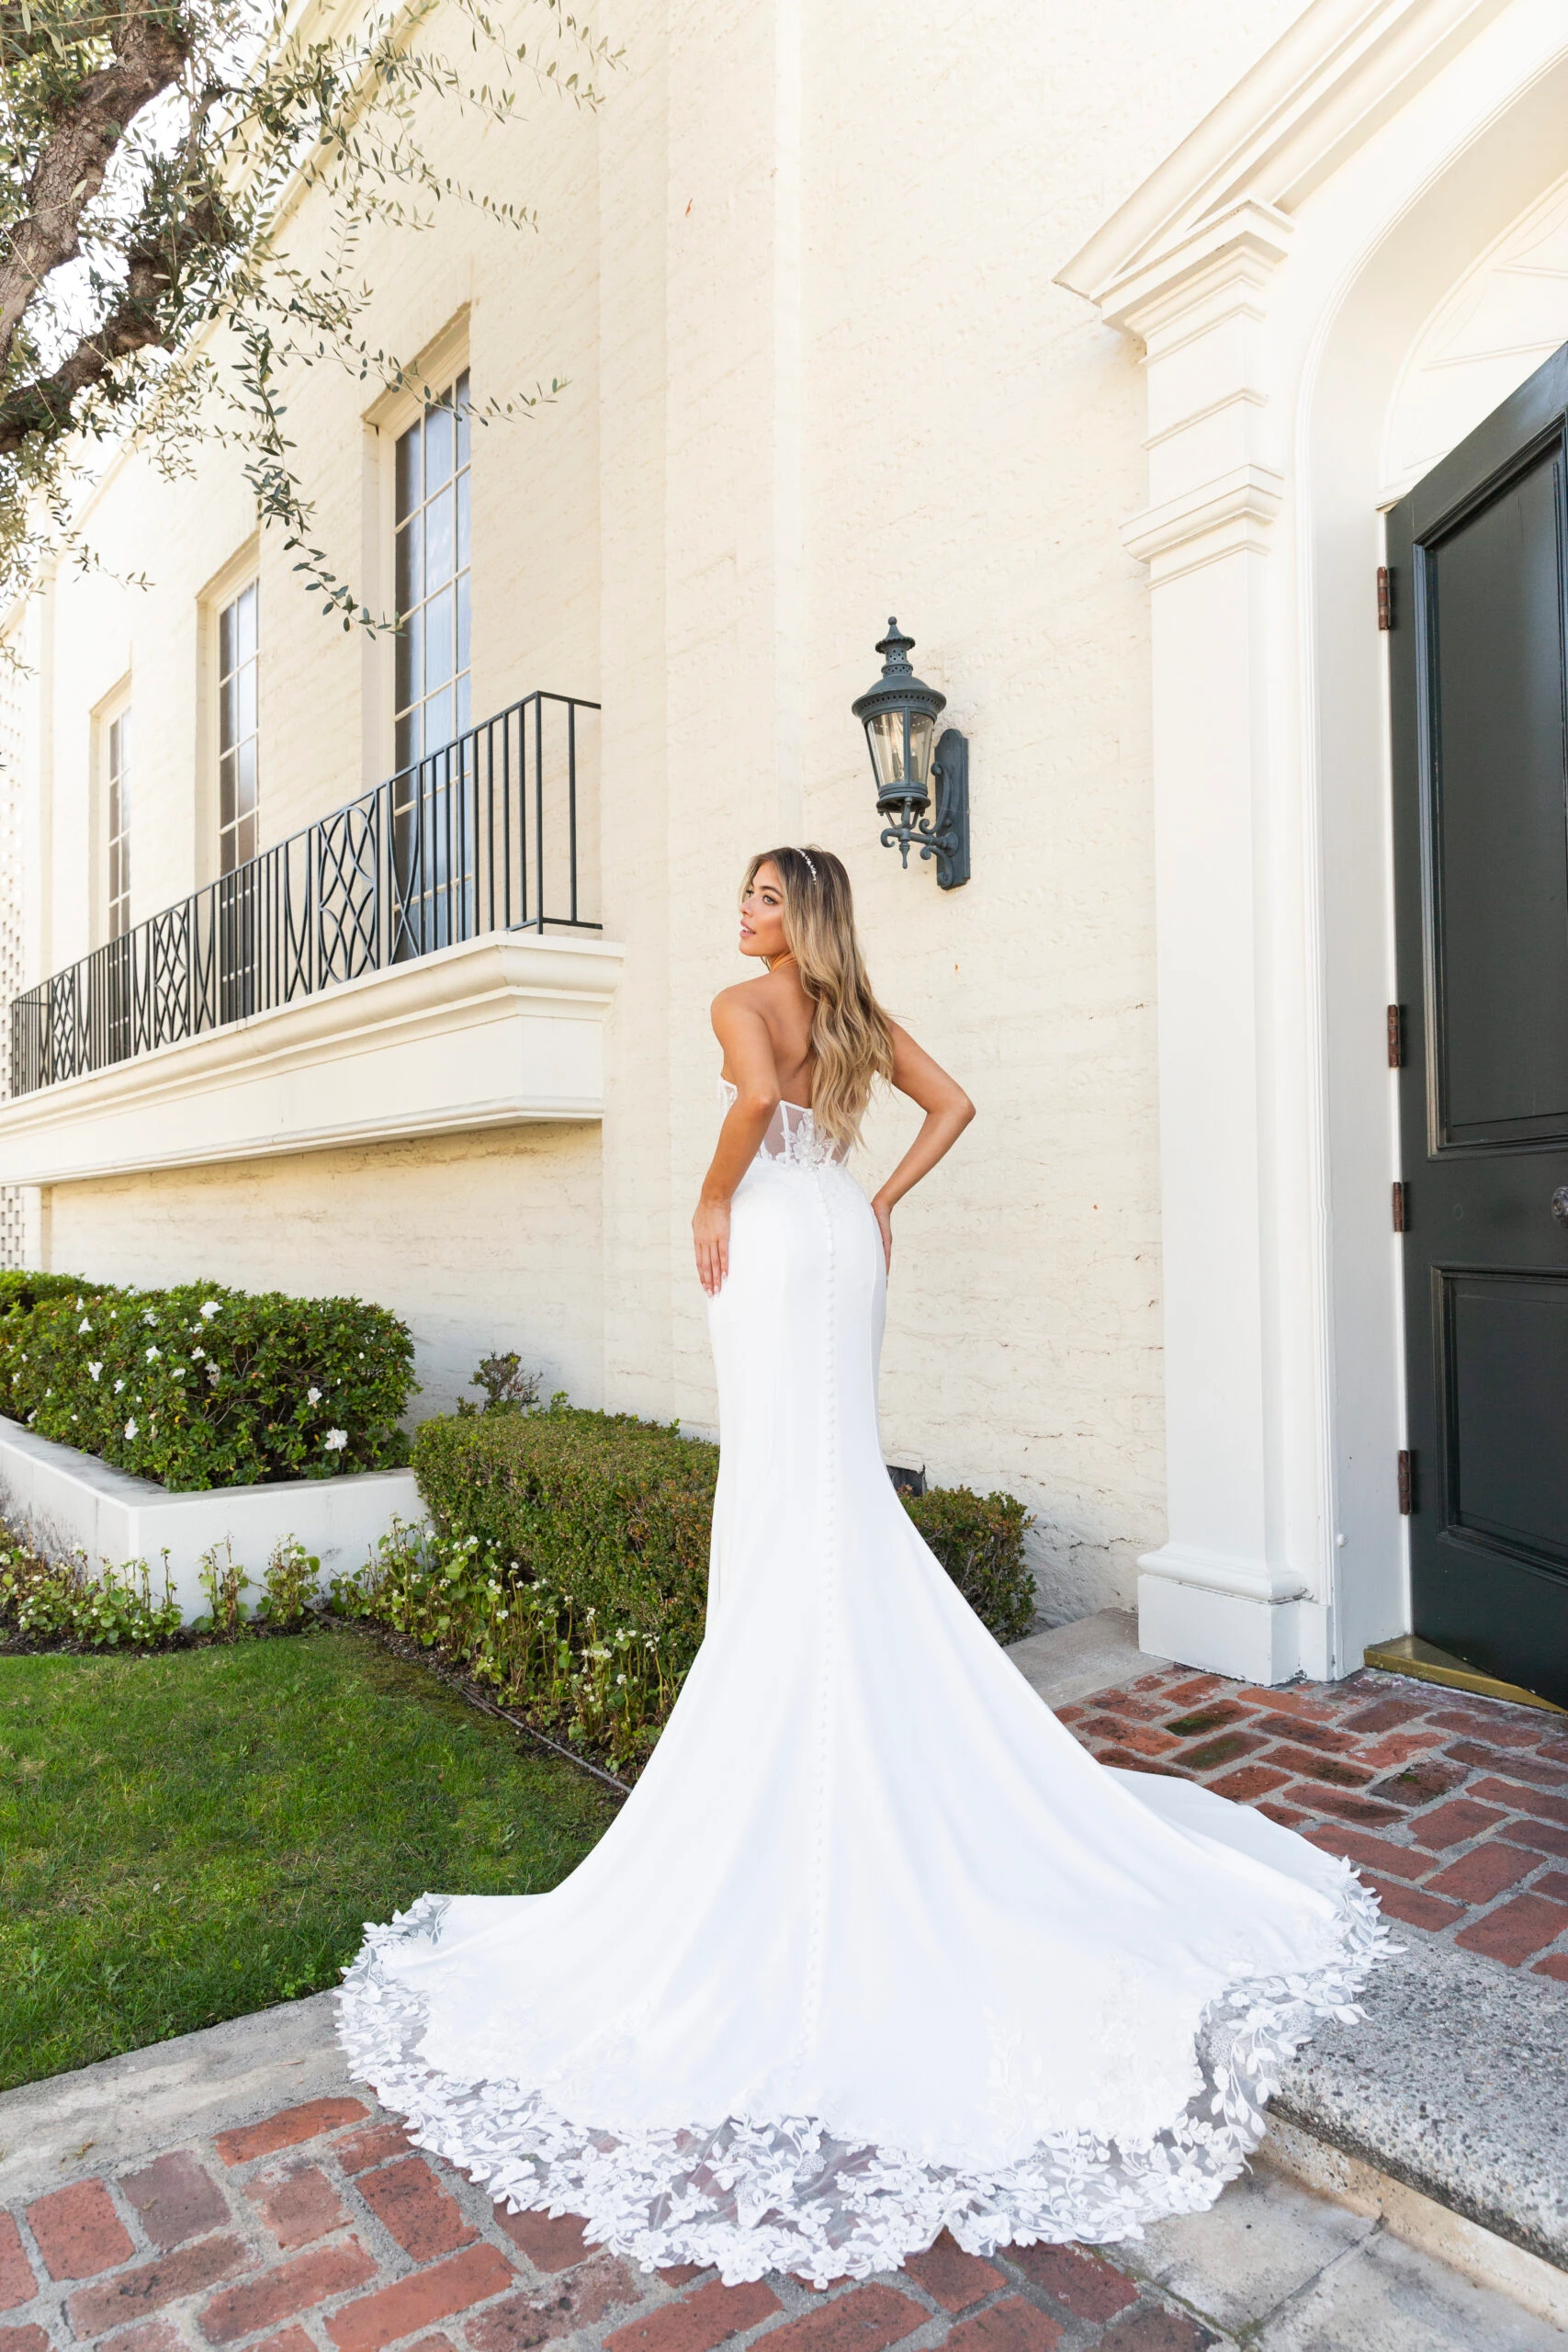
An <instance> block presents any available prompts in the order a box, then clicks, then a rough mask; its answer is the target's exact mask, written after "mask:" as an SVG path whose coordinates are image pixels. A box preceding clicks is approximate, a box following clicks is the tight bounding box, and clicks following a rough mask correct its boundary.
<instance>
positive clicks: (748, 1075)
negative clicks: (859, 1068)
mask: <svg viewBox="0 0 1568 2352" xmlns="http://www.w3.org/2000/svg"><path fill="white" fill-rule="evenodd" d="M747 985H748V984H747V983H746V982H745V981H742V982H741V984H740V986H739V988H734V989H725V990H724V991H723V993H722V994H721V995H719V996H716V997H715V999H714V1002H713V1034H714V1035H715V1036H716V1038H717V1039H718V1042H719V1044H720V1045H721V1046H723V1047H724V1058H725V1062H726V1064H727V1066H728V1073H729V1080H730V1084H731V1085H732V1086H733V1087H734V1088H735V1089H736V1096H735V1100H734V1102H733V1103H731V1104H730V1106H729V1109H728V1112H727V1113H726V1114H725V1119H724V1125H722V1126H721V1127H720V1129H719V1131H718V1145H717V1148H716V1150H715V1152H714V1156H713V1159H712V1162H711V1164H710V1166H709V1168H708V1172H707V1174H706V1175H705V1177H704V1179H703V1189H702V1191H701V1193H699V1194H698V1196H697V1206H696V1214H695V1215H694V1217H693V1219H692V1239H693V1241H694V1245H695V1248H696V1253H697V1278H698V1280H699V1281H700V1282H701V1283H702V1286H703V1288H704V1289H705V1291H706V1293H707V1295H708V1296H709V1297H710V1298H713V1297H715V1296H716V1295H717V1293H718V1292H719V1290H720V1289H721V1288H722V1287H723V1283H724V1278H725V1276H726V1275H727V1274H728V1272H729V1203H730V1196H731V1195H732V1193H734V1191H735V1187H736V1186H737V1184H739V1182H740V1179H741V1178H742V1176H744V1175H745V1173H746V1170H748V1168H750V1165H751V1162H752V1161H753V1160H754V1159H756V1157H757V1147H758V1145H759V1144H760V1143H761V1140H762V1137H763V1136H764V1135H765V1134H766V1133H767V1128H768V1121H769V1120H770V1119H771V1118H772V1117H773V1113H774V1112H775V1111H776V1110H777V1109H778V1107H779V1080H778V1070H777V1069H776V1067H775V1065H774V1061H773V1039H772V1038H771V1037H770V1036H769V1035H768V1024H767V1023H766V1022H765V1021H764V1020H763V1019H762V1016H761V1013H760V1012H757V1011H756V1010H755V1008H754V1007H753V1006H752V1005H750V1004H749V1003H748V1002H747V1001H746V988H747Z"/></svg>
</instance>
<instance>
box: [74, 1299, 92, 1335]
mask: <svg viewBox="0 0 1568 2352" xmlns="http://www.w3.org/2000/svg"><path fill="white" fill-rule="evenodd" d="M76 1304H77V1306H81V1304H82V1302H81V1300H80V1299H78V1300H77V1301H76ZM92 1328H93V1327H92V1325H91V1324H90V1323H89V1322H88V1320H87V1318H86V1317H85V1315H84V1316H83V1317H82V1320H81V1321H80V1323H78V1324H77V1326H76V1329H77V1330H78V1331H90V1330H91V1329H92Z"/></svg>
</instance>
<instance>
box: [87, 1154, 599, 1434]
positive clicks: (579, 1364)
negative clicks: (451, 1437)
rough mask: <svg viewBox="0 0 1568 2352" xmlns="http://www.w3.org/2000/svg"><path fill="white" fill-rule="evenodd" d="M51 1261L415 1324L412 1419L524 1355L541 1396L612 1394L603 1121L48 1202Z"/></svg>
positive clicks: (137, 1183)
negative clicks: (512, 1355) (485, 1366)
mask: <svg viewBox="0 0 1568 2352" xmlns="http://www.w3.org/2000/svg"><path fill="white" fill-rule="evenodd" d="M44 1200H45V1219H46V1227H45V1229H46V1232H47V1234H48V1246H49V1252H50V1261H51V1264H52V1265H54V1266H56V1267H58V1268H59V1269H61V1270H62V1272H71V1273H81V1274H85V1275H87V1276H89V1277H90V1278H93V1279H96V1280H98V1281H102V1282H137V1283H165V1282H166V1283H175V1282H191V1281H195V1280H197V1279H198V1278H199V1277H201V1276H203V1275H209V1276H210V1277H212V1278H213V1279H214V1280H215V1281H218V1282H221V1283H231V1284H232V1285H234V1286H235V1287H236V1288H239V1289H243V1290H282V1291H290V1292H294V1293H296V1294H299V1295H305V1296H316V1297H320V1296H323V1295H333V1294H337V1295H351V1296H357V1297H360V1298H371V1299H376V1300H378V1301H379V1302H381V1303H382V1304H383V1305H386V1306H393V1307H395V1308H396V1310H397V1312H398V1313H399V1314H400V1315H401V1316H402V1317H404V1318H405V1319H406V1321H407V1322H408V1324H409V1325H410V1328H411V1329H412V1332H413V1338H414V1350H415V1362H416V1376H417V1377H418V1379H419V1381H420V1384H421V1393H420V1394H419V1396H418V1397H415V1399H414V1401H413V1406H412V1419H414V1420H423V1419H424V1418H425V1417H426V1415H428V1414H430V1413H434V1412H449V1411H450V1410H451V1408H452V1406H453V1404H454V1402H455V1401H456V1399H457V1397H459V1396H463V1395H469V1394H471V1393H472V1392H471V1391H469V1389H468V1380H469V1377H470V1375H471V1374H472V1372H473V1370H474V1366H475V1364H476V1363H478V1361H479V1357H480V1356H481V1355H488V1354H490V1353H491V1352H492V1351H501V1350H504V1349H507V1348H512V1347H515V1348H517V1349H519V1350H520V1351H522V1352H523V1353H524V1355H525V1361H526V1362H527V1363H528V1364H529V1365H530V1366H532V1367H533V1368H535V1369H536V1370H538V1371H539V1372H540V1373H541V1374H542V1375H543V1384H544V1393H545V1394H546V1395H547V1396H548V1395H550V1394H552V1393H553V1391H555V1390H556V1389H558V1388H564V1389H566V1390H567V1391H568V1392H569V1393H570V1396H571V1397H573V1398H574V1399H575V1400H576V1401H577V1402H579V1403H581V1404H587V1405H597V1404H599V1403H601V1402H602V1401H603V1399H602V1396H601V1375H600V1351H599V1345H598V1323H599V1311H600V1284H601V1264H602V1260H601V1253H600V1246H599V1234H600V1201H599V1151H598V1138H597V1136H596V1134H595V1132H594V1131H593V1129H592V1128H591V1127H547V1126H517V1127H500V1128H496V1129H493V1130H491V1131H489V1132H487V1133H485V1134H483V1135H463V1136H443V1137H439V1138H436V1139H434V1140H429V1141H419V1142H410V1143H390V1144H381V1145H378V1146H377V1147H375V1148H373V1149H368V1150H363V1151H313V1152H301V1153H299V1154H297V1155H294V1156H291V1157H288V1158H280V1159H253V1160H247V1161H242V1162H239V1163H238V1164H235V1163H227V1164H220V1165H219V1166H216V1167H212V1168H202V1169H190V1170H187V1169H178V1170H160V1171H156V1172H152V1173H143V1174H139V1175H136V1176H126V1177H119V1178H117V1179H112V1180H107V1181H104V1182H88V1183H78V1184H54V1185H51V1186H50V1187H49V1188H48V1190H47V1191H46V1193H45V1195H44Z"/></svg>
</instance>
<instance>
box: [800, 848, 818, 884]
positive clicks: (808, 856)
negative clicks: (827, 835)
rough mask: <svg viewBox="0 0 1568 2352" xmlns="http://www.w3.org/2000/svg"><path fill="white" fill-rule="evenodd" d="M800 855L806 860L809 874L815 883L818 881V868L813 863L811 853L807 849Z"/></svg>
mask: <svg viewBox="0 0 1568 2352" xmlns="http://www.w3.org/2000/svg"><path fill="white" fill-rule="evenodd" d="M800 854H801V856H802V857H803V858H804V859H805V860H806V870H807V873H808V874H809V875H810V876H811V879H812V880H813V882H815V881H816V879H817V868H816V867H815V866H814V865H812V863H811V852H810V851H809V850H807V849H803V850H802V851H801V853H800Z"/></svg>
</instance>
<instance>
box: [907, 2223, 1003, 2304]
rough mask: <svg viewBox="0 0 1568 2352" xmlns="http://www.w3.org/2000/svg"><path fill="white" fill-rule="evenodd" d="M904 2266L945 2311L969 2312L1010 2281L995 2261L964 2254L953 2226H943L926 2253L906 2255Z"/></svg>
mask: <svg viewBox="0 0 1568 2352" xmlns="http://www.w3.org/2000/svg"><path fill="white" fill-rule="evenodd" d="M904 2267H905V2269H906V2270H907V2271H908V2274H909V2276H910V2278H912V2279H913V2280H914V2282H915V2284H916V2286H917V2287H923V2288H924V2289H925V2290H926V2292H927V2294H928V2295H930V2296H931V2300H932V2301H933V2302H938V2303H940V2304H941V2305H942V2310H943V2311H944V2312H966V2311H967V2310H968V2309H969V2306H970V2304H971V2303H978V2302H982V2301H984V2300H985V2298H986V2297H987V2295H989V2294H993V2293H994V2292H995V2291H996V2290H997V2289H998V2287H1005V2286H1006V2284H1007V2281H1006V2279H1005V2278H1003V2277H1002V2274H1001V2272H1000V2271H999V2270H998V2268H997V2266H996V2264H995V2263H994V2262H987V2261H985V2260H983V2258H982V2257H981V2256H979V2255H977V2254H965V2253H964V2248H963V2247H962V2246H961V2245H959V2244H958V2241H957V2239H956V2238H955V2237H954V2236H953V2233H952V2231H951V2230H943V2232H942V2235H941V2237H939V2238H938V2239H937V2240H936V2241H935V2243H934V2244H933V2245H929V2246H927V2248H926V2250H925V2252H924V2254H911V2255H909V2256H906V2258H905V2263H904Z"/></svg>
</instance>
